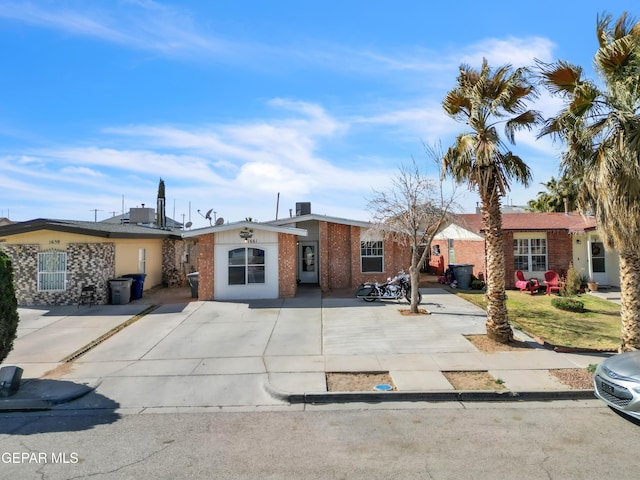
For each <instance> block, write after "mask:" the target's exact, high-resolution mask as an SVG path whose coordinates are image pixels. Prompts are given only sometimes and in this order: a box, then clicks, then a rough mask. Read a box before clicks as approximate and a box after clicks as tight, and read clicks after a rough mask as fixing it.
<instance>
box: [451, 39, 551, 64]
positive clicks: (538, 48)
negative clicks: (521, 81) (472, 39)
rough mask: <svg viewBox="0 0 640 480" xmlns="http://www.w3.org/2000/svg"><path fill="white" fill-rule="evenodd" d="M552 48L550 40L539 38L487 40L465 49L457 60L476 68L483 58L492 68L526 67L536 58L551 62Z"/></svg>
mask: <svg viewBox="0 0 640 480" xmlns="http://www.w3.org/2000/svg"><path fill="white" fill-rule="evenodd" d="M554 48H555V45H554V43H553V42H552V41H551V40H549V39H547V38H541V37H527V38H516V37H509V38H506V39H501V38H488V39H486V40H483V41H481V42H478V43H476V44H474V45H471V46H470V47H469V48H466V49H465V50H466V53H463V54H462V55H461V56H460V57H459V58H461V63H467V64H469V65H471V66H478V67H479V66H480V65H481V64H482V59H483V58H486V59H487V61H488V62H489V65H490V66H492V67H494V68H495V67H498V66H501V65H505V64H510V65H513V66H514V67H527V66H531V65H533V63H534V59H536V58H537V59H540V60H542V61H545V62H548V61H551V60H552V59H553V49H554Z"/></svg>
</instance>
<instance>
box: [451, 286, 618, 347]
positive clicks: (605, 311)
mask: <svg viewBox="0 0 640 480" xmlns="http://www.w3.org/2000/svg"><path fill="white" fill-rule="evenodd" d="M451 291H452V292H453V293H455V294H456V295H458V296H459V297H461V298H464V299H465V300H468V301H469V302H471V303H473V304H475V305H478V306H479V307H482V308H485V307H486V304H487V302H486V300H485V297H484V292H480V291H473V290H469V291H466V292H463V291H460V290H451ZM507 296H508V299H507V309H508V311H509V321H510V322H511V324H512V325H513V327H514V328H515V329H521V330H523V331H524V332H525V333H529V334H533V335H537V336H538V337H540V338H542V339H543V340H545V341H547V342H549V343H551V344H553V345H563V346H567V347H578V348H595V349H603V350H617V348H618V347H619V346H620V305H618V304H616V303H613V302H608V301H606V300H601V299H600V298H597V297H594V296H592V295H588V294H585V295H577V296H576V297H574V298H576V299H578V300H580V301H581V302H584V308H585V312H584V313H573V312H565V311H563V310H558V309H557V308H555V307H553V306H552V305H551V299H552V298H553V296H549V295H540V294H538V295H529V294H528V293H525V292H520V291H518V290H509V291H507Z"/></svg>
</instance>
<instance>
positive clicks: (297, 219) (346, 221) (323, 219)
mask: <svg viewBox="0 0 640 480" xmlns="http://www.w3.org/2000/svg"><path fill="white" fill-rule="evenodd" d="M313 220H318V221H321V222H329V223H340V224H342V225H352V226H354V227H362V228H371V227H372V226H373V225H372V223H371V222H365V221H363V220H352V219H349V218H340V217H330V216H328V215H318V214H317V213H310V214H308V215H299V216H297V217H288V218H280V219H278V220H271V221H269V222H266V223H270V224H272V225H285V224H288V223H298V222H308V221H313Z"/></svg>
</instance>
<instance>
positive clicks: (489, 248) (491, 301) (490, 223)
mask: <svg viewBox="0 0 640 480" xmlns="http://www.w3.org/2000/svg"><path fill="white" fill-rule="evenodd" d="M482 200H483V201H482V220H483V222H484V226H485V242H486V253H487V259H486V261H487V336H488V337H489V338H492V339H494V340H496V341H498V342H500V343H508V342H511V341H513V330H511V325H510V324H509V318H508V314H507V296H506V293H505V268H504V239H503V237H502V214H501V212H500V199H499V197H498V196H497V195H495V194H493V195H490V196H488V198H486V199H482Z"/></svg>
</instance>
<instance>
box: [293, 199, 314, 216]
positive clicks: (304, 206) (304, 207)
mask: <svg viewBox="0 0 640 480" xmlns="http://www.w3.org/2000/svg"><path fill="white" fill-rule="evenodd" d="M300 215H311V202H297V203H296V217H299V216H300Z"/></svg>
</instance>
